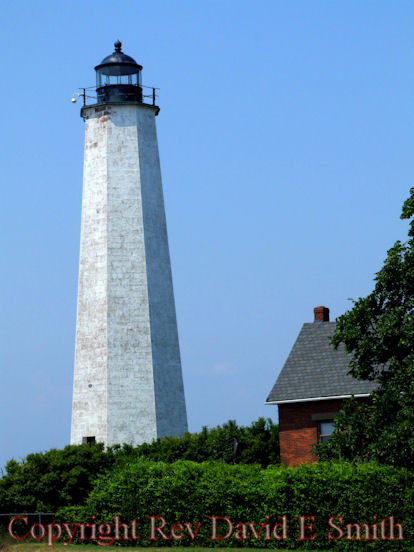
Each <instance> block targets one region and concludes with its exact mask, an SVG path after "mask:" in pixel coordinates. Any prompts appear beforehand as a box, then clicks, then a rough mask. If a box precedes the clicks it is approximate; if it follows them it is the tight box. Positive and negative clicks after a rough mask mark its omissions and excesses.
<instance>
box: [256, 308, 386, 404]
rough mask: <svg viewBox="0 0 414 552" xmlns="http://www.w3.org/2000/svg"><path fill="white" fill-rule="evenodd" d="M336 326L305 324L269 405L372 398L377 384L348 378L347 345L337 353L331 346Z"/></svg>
mask: <svg viewBox="0 0 414 552" xmlns="http://www.w3.org/2000/svg"><path fill="white" fill-rule="evenodd" d="M318 308H319V307H318ZM324 308H326V307H324ZM315 310H316V309H315ZM326 310H327V311H328V313H329V310H328V309H326ZM328 316H329V314H328ZM335 326H336V324H335V322H324V321H315V322H313V323H306V324H304V325H303V327H302V329H301V331H300V333H299V335H298V338H297V339H296V342H295V344H294V345H293V348H292V350H291V351H290V354H289V356H288V358H287V360H286V362H285V365H284V366H283V368H282V371H281V372H280V374H279V377H278V378H277V380H276V383H275V384H274V386H273V389H272V390H271V392H270V394H269V396H268V398H267V400H266V403H270V404H281V403H284V402H301V401H309V400H312V399H314V400H318V399H319V400H321V399H327V398H340V397H341V398H344V397H348V396H350V395H355V396H357V395H369V394H370V393H371V392H372V391H373V390H374V389H375V387H376V384H375V383H374V382H371V381H360V380H356V379H355V378H353V377H352V376H350V375H348V371H349V368H348V365H349V360H350V357H349V355H348V354H347V353H346V352H345V348H344V345H343V344H341V345H340V346H339V347H338V349H337V350H335V349H334V348H333V347H332V345H331V343H330V337H331V336H332V335H333V333H334V331H335Z"/></svg>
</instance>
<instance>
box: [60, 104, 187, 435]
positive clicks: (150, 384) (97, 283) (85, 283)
mask: <svg viewBox="0 0 414 552" xmlns="http://www.w3.org/2000/svg"><path fill="white" fill-rule="evenodd" d="M97 109H100V108H97ZM97 109H96V108H92V107H91V108H89V109H87V110H86V115H87V119H86V131H85V133H86V134H85V136H86V137H85V167H84V195H83V203H82V230H81V254H80V255H81V256H80V274H79V296H78V317H77V337H76V356H75V375H74V397H73V414H72V437H71V442H72V443H79V442H81V441H82V437H86V436H95V437H96V440H97V441H103V442H105V443H106V444H108V445H111V444H114V443H124V442H127V443H131V444H139V443H142V442H151V441H152V440H153V439H154V438H156V437H161V436H164V435H181V434H182V433H184V431H186V430H187V418H186V410H185V401H184V389H183V383H182V374H181V363H180V352H179V346H178V336H177V325H176V316H175V306H174V296H173V288H172V279H171V267H170V259H169V251H168V240H167V231H166V223H165V213H164V204H163V194H162V184H161V172H160V165H159V157H158V144H157V137H156V130H155V109H154V108H151V107H148V106H144V105H122V106H105V107H104V108H102V109H101V110H97ZM89 385H92V387H89Z"/></svg>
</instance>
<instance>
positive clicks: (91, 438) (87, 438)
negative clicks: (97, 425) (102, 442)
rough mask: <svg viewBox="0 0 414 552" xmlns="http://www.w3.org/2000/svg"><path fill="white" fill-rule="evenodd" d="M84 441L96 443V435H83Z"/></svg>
mask: <svg viewBox="0 0 414 552" xmlns="http://www.w3.org/2000/svg"><path fill="white" fill-rule="evenodd" d="M82 443H95V437H82Z"/></svg>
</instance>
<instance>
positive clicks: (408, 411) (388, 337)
mask: <svg viewBox="0 0 414 552" xmlns="http://www.w3.org/2000/svg"><path fill="white" fill-rule="evenodd" d="M401 218H402V219H409V220H410V225H409V232H408V240H407V241H406V242H405V243H401V242H400V241H397V242H396V243H395V244H394V246H393V247H392V248H391V249H390V250H389V251H388V254H387V258H386V259H385V262H384V265H383V267H382V268H381V270H380V271H379V272H377V274H376V276H375V280H374V281H375V287H374V290H373V291H372V293H370V294H369V295H368V296H367V297H364V298H360V299H358V300H357V301H354V302H353V308H352V309H351V310H350V311H348V312H347V313H345V314H344V315H342V316H340V317H339V318H338V320H337V326H336V332H335V334H334V336H333V338H332V344H333V346H334V347H336V348H337V347H338V345H339V344H340V343H344V344H345V347H346V350H347V352H348V353H351V355H352V359H351V362H350V373H351V374H352V375H353V376H354V377H355V378H358V379H365V380H373V381H378V388H377V390H376V391H375V392H374V393H372V395H371V396H370V398H369V399H368V400H367V401H365V402H363V403H361V402H357V401H355V400H354V399H351V400H349V401H348V402H347V403H346V404H345V407H344V409H343V410H342V411H341V413H340V415H339V416H338V418H337V420H336V423H335V432H334V434H333V436H332V437H331V439H330V440H329V441H327V442H325V443H321V444H318V445H317V446H316V447H315V452H316V453H317V454H318V455H319V456H320V457H321V459H332V458H338V457H341V458H344V459H346V460H351V461H361V460H364V459H367V460H375V461H377V462H380V463H385V464H391V465H398V466H405V467H409V468H413V467H414V452H413V450H414V188H411V190H410V197H409V198H408V199H407V200H406V201H405V203H404V205H403V208H402V214H401Z"/></svg>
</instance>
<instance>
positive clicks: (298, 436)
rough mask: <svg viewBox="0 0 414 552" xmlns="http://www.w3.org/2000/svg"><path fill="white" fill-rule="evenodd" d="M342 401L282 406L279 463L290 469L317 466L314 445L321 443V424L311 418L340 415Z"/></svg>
mask: <svg viewBox="0 0 414 552" xmlns="http://www.w3.org/2000/svg"><path fill="white" fill-rule="evenodd" d="M342 406H343V401H342V400H341V399H333V400H328V401H315V402H303V403H290V404H279V431H280V459H281V462H282V464H285V465H287V466H298V465H299V464H304V463H306V464H307V463H311V462H316V461H317V458H316V457H315V456H313V454H312V445H314V444H315V443H316V441H317V439H318V430H317V427H318V422H317V421H314V420H312V415H317V414H322V413H323V414H327V413H332V418H333V415H334V414H336V413H337V412H339V410H340V409H341V408H342Z"/></svg>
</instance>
